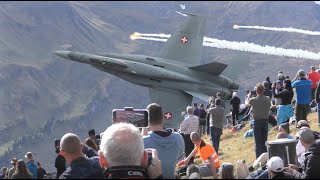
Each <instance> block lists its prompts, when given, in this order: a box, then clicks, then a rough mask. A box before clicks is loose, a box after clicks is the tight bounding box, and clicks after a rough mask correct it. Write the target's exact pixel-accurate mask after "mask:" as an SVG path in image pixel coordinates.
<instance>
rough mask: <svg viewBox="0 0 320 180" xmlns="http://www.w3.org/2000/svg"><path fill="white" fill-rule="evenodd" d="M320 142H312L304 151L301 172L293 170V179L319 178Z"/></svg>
mask: <svg viewBox="0 0 320 180" xmlns="http://www.w3.org/2000/svg"><path fill="white" fill-rule="evenodd" d="M319 164H320V142H317V143H314V144H313V145H312V146H311V147H310V148H309V150H308V151H307V152H306V153H305V160H304V166H303V171H302V173H300V172H298V171H295V173H294V174H293V176H294V178H295V179H319V178H320V171H319Z"/></svg>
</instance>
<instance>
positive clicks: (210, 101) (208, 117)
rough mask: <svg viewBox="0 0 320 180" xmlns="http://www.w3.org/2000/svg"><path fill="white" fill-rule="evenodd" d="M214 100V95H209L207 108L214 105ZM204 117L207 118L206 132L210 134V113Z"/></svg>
mask: <svg viewBox="0 0 320 180" xmlns="http://www.w3.org/2000/svg"><path fill="white" fill-rule="evenodd" d="M215 101H216V100H215V98H214V96H210V97H209V100H208V105H207V109H209V108H211V107H214V106H215V104H214V103H215ZM206 119H207V122H206V124H207V134H210V114H207V117H206Z"/></svg>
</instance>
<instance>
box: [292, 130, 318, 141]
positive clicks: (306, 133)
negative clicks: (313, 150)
mask: <svg viewBox="0 0 320 180" xmlns="http://www.w3.org/2000/svg"><path fill="white" fill-rule="evenodd" d="M296 136H297V137H299V139H300V140H302V141H304V142H306V143H308V144H311V143H312V142H313V141H314V135H313V132H312V131H311V129H309V128H308V127H302V128H300V129H299V131H298V132H297V134H296Z"/></svg>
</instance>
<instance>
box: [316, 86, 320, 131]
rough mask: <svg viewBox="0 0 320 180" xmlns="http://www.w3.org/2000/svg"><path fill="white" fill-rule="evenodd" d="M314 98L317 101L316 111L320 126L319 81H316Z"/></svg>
mask: <svg viewBox="0 0 320 180" xmlns="http://www.w3.org/2000/svg"><path fill="white" fill-rule="evenodd" d="M315 99H316V102H317V112H318V126H319V127H320V83H318V86H317V89H316V93H315Z"/></svg>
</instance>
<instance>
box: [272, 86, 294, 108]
mask: <svg viewBox="0 0 320 180" xmlns="http://www.w3.org/2000/svg"><path fill="white" fill-rule="evenodd" d="M272 94H273V97H274V98H281V105H289V104H291V101H292V98H293V91H289V90H288V89H284V90H283V91H281V92H279V93H276V92H275V89H273V90H272Z"/></svg>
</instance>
